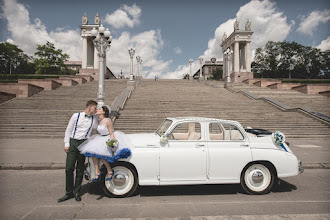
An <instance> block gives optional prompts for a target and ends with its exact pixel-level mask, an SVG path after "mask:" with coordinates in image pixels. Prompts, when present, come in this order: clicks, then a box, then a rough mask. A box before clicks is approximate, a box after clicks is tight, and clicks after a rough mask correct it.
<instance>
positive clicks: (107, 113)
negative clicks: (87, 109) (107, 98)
mask: <svg viewBox="0 0 330 220" xmlns="http://www.w3.org/2000/svg"><path fill="white" fill-rule="evenodd" d="M102 109H103V111H104V117H106V118H109V116H110V112H109V109H108V108H107V107H106V106H102Z"/></svg>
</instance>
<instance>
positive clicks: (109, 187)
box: [101, 163, 138, 198]
mask: <svg viewBox="0 0 330 220" xmlns="http://www.w3.org/2000/svg"><path fill="white" fill-rule="evenodd" d="M112 169H113V171H114V175H113V178H112V179H111V180H110V181H106V180H105V175H102V179H101V180H102V183H103V191H104V192H105V193H106V195H107V196H109V197H116V198H123V197H128V196H131V195H132V194H133V193H134V192H135V191H136V189H137V187H138V177H137V173H136V171H135V169H134V168H133V167H132V166H130V165H129V164H126V163H118V164H114V165H113V166H112ZM103 173H105V174H106V173H107V171H106V170H105V171H104V172H103Z"/></svg>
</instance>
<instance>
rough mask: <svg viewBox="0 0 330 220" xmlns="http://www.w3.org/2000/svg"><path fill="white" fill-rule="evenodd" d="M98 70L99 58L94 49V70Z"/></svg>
mask: <svg viewBox="0 0 330 220" xmlns="http://www.w3.org/2000/svg"><path fill="white" fill-rule="evenodd" d="M98 68H99V56H98V55H97V49H96V48H95V47H94V69H98Z"/></svg>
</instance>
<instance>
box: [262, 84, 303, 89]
mask: <svg viewBox="0 0 330 220" xmlns="http://www.w3.org/2000/svg"><path fill="white" fill-rule="evenodd" d="M300 85H301V84H300V83H275V84H272V85H269V86H267V87H268V88H271V89H282V90H290V89H292V88H293V87H296V86H300Z"/></svg>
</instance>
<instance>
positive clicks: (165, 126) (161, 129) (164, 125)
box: [156, 119, 173, 136]
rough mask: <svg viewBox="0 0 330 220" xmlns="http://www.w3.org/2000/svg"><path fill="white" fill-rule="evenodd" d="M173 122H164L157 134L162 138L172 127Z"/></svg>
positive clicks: (167, 120)
mask: <svg viewBox="0 0 330 220" xmlns="http://www.w3.org/2000/svg"><path fill="white" fill-rule="evenodd" d="M172 122H173V121H172V120H169V119H166V120H165V121H163V123H162V124H161V125H160V126H159V128H158V129H157V131H156V133H157V134H158V135H159V136H162V135H164V134H165V132H166V131H167V129H168V128H169V127H170V125H171V124H172Z"/></svg>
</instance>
